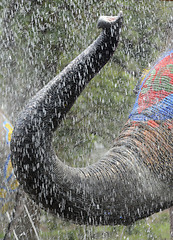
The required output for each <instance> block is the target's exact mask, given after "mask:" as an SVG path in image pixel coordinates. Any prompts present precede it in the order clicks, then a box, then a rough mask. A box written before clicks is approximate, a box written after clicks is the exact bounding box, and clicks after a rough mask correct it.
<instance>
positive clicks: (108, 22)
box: [97, 11, 123, 29]
mask: <svg viewBox="0 0 173 240" xmlns="http://www.w3.org/2000/svg"><path fill="white" fill-rule="evenodd" d="M122 20H123V13H122V11H120V12H119V14H118V16H100V17H99V19H98V22H97V27H98V28H102V29H105V28H111V27H112V26H115V25H117V24H118V26H119V24H120V23H122Z"/></svg>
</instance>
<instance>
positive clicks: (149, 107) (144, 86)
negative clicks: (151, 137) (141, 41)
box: [129, 50, 173, 121]
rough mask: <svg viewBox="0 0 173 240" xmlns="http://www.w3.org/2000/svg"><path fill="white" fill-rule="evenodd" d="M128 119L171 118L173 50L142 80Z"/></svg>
mask: <svg viewBox="0 0 173 240" xmlns="http://www.w3.org/2000/svg"><path fill="white" fill-rule="evenodd" d="M129 118H130V119H131V120H134V121H149V120H154V121H155V120H167V119H172V118H173V50H171V51H169V52H167V53H166V54H164V55H163V56H162V57H161V59H159V61H158V62H157V63H156V64H155V65H154V66H153V67H152V68H151V70H150V71H148V73H147V74H146V75H145V76H144V77H143V78H142V81H141V85H140V89H139V92H138V95H137V98H136V101H135V104H134V107H133V110H132V112H131V114H130V116H129Z"/></svg>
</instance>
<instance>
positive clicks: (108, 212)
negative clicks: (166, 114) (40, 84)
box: [11, 16, 172, 224]
mask: <svg viewBox="0 0 173 240" xmlns="http://www.w3.org/2000/svg"><path fill="white" fill-rule="evenodd" d="M121 23H122V17H121V16H119V17H118V18H117V20H116V21H112V20H110V19H108V20H107V21H106V20H103V19H101V21H100V22H99V24H98V26H99V27H100V28H102V33H101V34H100V36H99V37H98V38H97V39H96V41H95V42H94V43H93V44H91V46H89V47H88V48H87V49H86V50H85V51H84V52H83V53H82V54H80V55H79V56H78V57H77V58H76V59H75V60H73V61H72V62H71V63H70V64H69V65H68V66H67V67H66V68H65V69H64V70H63V71H62V72H61V73H60V74H59V75H58V76H57V77H55V78H54V79H53V80H52V81H50V82H49V83H48V84H47V85H46V86H45V87H44V88H43V89H41V90H40V91H39V92H38V93H37V94H36V96H34V97H33V98H32V99H31V100H30V101H29V103H28V104H27V106H26V107H25V109H24V110H23V111H22V112H21V113H20V115H19V117H18V120H17V121H16V124H15V127H14V131H13V136H12V141H11V152H12V163H13V166H14V168H15V174H16V176H17V179H18V180H19V182H20V184H22V185H23V188H24V190H25V191H26V192H27V193H29V195H30V196H31V197H32V198H33V199H34V200H35V201H36V202H37V203H39V204H41V205H42V207H44V208H45V209H49V211H50V212H52V213H54V214H57V215H59V216H61V217H63V218H65V219H71V220H73V221H74V222H76V223H80V224H121V223H122V224H130V223H132V222H134V221H136V220H137V219H140V218H144V217H146V216H148V215H150V214H152V213H153V212H156V211H159V210H160V209H164V208H167V207H169V206H170V205H171V204H172V201H171V200H172V193H171V191H170V188H169V186H168V184H166V183H165V182H164V181H162V180H159V179H158V178H157V176H156V175H155V174H154V173H151V171H150V170H149V169H148V168H147V166H146V165H145V164H144V163H143V161H142V160H141V153H140V149H139V148H138V147H137V146H135V145H134V146H133V144H132V143H131V142H129V143H128V142H127V143H124V142H123V141H118V140H117V141H115V144H114V146H113V147H112V149H110V150H109V151H108V153H107V154H106V155H105V156H103V157H102V158H101V160H100V161H99V162H97V163H95V164H93V165H91V166H88V167H85V168H72V167H69V166H66V165H65V164H63V163H62V162H61V161H60V160H59V159H58V158H57V156H56V155H55V153H54V150H53V148H52V143H51V139H52V135H53V132H54V131H55V130H56V128H57V126H59V124H60V122H61V121H62V119H63V118H64V116H65V114H66V113H67V112H68V111H69V110H70V108H71V107H72V105H73V104H74V102H75V100H76V99H77V97H78V96H79V95H80V93H81V92H82V90H83V89H84V87H85V86H86V85H87V84H88V82H89V81H90V80H91V79H92V78H93V77H94V76H95V74H96V73H97V72H98V71H99V70H100V69H101V68H102V67H103V66H104V65H105V64H106V63H107V61H108V60H109V59H110V57H111V56H112V55H113V53H114V51H115V49H116V47H117V44H118V39H119V32H120V28H121Z"/></svg>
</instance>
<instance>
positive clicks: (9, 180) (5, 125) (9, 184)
mask: <svg viewBox="0 0 173 240" xmlns="http://www.w3.org/2000/svg"><path fill="white" fill-rule="evenodd" d="M12 131H13V126H12V124H11V123H10V122H9V121H8V120H7V119H6V117H5V116H4V115H3V114H2V113H0V141H1V147H2V151H3V153H4V154H2V156H1V157H3V159H0V160H1V171H0V172H1V174H0V213H1V214H4V213H6V212H7V211H10V209H11V210H12V209H13V206H14V203H15V196H14V194H15V192H16V190H17V188H18V186H19V183H18V181H17V179H16V178H15V175H14V172H13V168H12V163H11V159H10V154H9V151H10V149H9V145H10V141H11V135H12ZM5 155H6V156H5Z"/></svg>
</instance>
